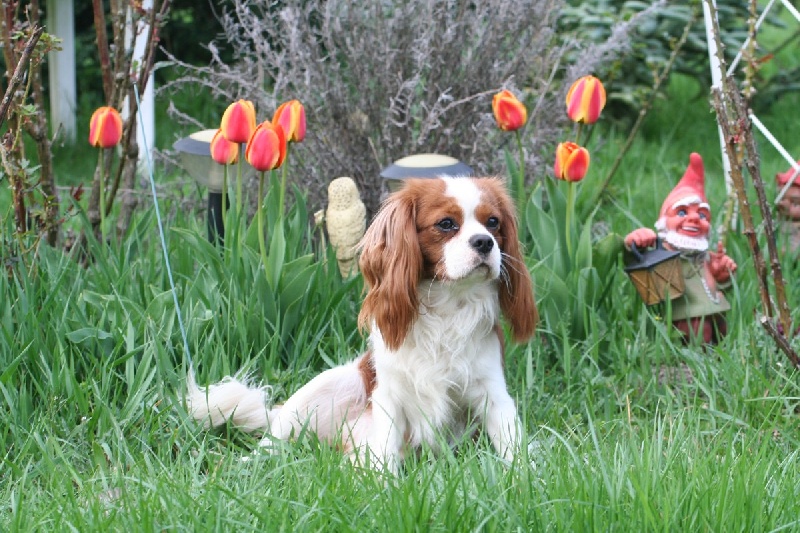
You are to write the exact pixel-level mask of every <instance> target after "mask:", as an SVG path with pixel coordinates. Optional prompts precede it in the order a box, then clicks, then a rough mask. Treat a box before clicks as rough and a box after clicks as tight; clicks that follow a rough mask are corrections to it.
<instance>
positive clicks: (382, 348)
mask: <svg viewBox="0 0 800 533" xmlns="http://www.w3.org/2000/svg"><path fill="white" fill-rule="evenodd" d="M405 181H406V183H405V185H404V186H403V187H402V188H401V189H400V190H399V191H398V192H395V193H393V194H392V195H390V196H389V197H388V198H387V199H386V201H385V202H384V203H383V205H382V206H381V209H380V210H379V212H378V214H377V215H376V216H375V218H374V220H373V222H372V224H371V225H370V226H369V228H368V229H367V231H366V233H365V235H364V237H363V239H362V240H361V242H360V243H359V249H360V258H359V267H360V270H361V272H362V274H363V277H364V281H365V289H366V296H365V299H364V302H363V306H362V308H361V311H360V313H359V316H358V324H359V327H360V328H361V329H363V330H366V331H367V332H368V334H369V338H368V347H367V349H366V351H365V353H363V354H361V355H360V356H358V357H356V358H355V359H354V360H352V361H350V362H349V363H346V364H343V365H341V366H338V367H335V368H331V369H329V370H326V371H324V372H322V373H321V374H319V375H317V376H316V377H315V378H313V379H312V380H311V381H309V382H308V383H307V384H306V385H304V386H303V387H301V388H300V389H299V390H298V391H297V392H295V393H294V394H293V395H292V396H291V397H290V398H289V399H288V400H287V401H286V402H285V403H284V404H283V405H275V406H273V407H271V408H268V407H267V405H268V403H269V402H268V400H269V398H268V392H267V391H268V389H267V388H266V387H256V386H252V385H250V384H248V383H247V382H246V381H244V380H241V379H238V378H235V377H227V378H225V379H223V380H222V381H221V382H219V383H216V384H212V385H210V386H208V387H207V388H201V387H199V386H198V385H197V384H196V382H195V378H194V375H193V373H192V372H191V371H190V372H189V376H188V380H187V381H188V392H187V395H186V404H187V407H188V410H189V412H190V413H191V415H192V417H193V418H194V419H196V420H198V421H203V422H205V424H206V427H208V426H219V425H221V424H224V423H226V422H227V421H229V420H230V421H231V422H232V423H233V424H234V425H235V426H238V427H240V428H242V429H244V430H246V431H264V432H265V436H264V438H263V439H262V441H261V443H260V444H261V445H263V446H270V445H271V444H272V443H273V441H274V440H275V439H280V440H289V439H291V438H292V436H293V435H294V436H296V435H297V434H298V433H299V432H300V431H301V430H302V429H303V428H308V429H309V430H310V431H313V432H314V433H315V434H316V435H317V436H318V437H319V438H320V440H323V441H328V442H331V443H332V444H333V445H335V446H338V447H341V449H343V450H344V451H345V452H346V453H349V454H350V456H351V457H353V458H354V459H355V460H357V461H359V462H360V461H364V463H363V464H368V465H369V466H372V467H375V468H378V469H381V468H386V469H388V470H391V471H396V470H397V469H398V467H399V465H400V464H401V462H402V460H403V458H404V456H405V455H406V454H407V453H408V452H409V450H412V449H415V448H418V447H419V446H421V445H423V444H426V445H429V446H431V447H432V448H433V449H434V450H435V449H437V447H438V446H439V442H440V437H442V436H443V437H445V438H449V439H450V440H458V439H459V438H461V437H463V436H464V435H468V434H469V432H474V431H475V430H476V428H477V427H480V426H482V428H483V429H484V430H485V431H486V432H487V434H488V437H489V440H490V441H491V443H492V445H493V447H494V448H495V450H496V451H497V452H498V453H499V454H500V455H501V456H502V457H503V458H505V459H508V460H510V459H512V458H513V456H514V454H515V452H516V450H517V449H518V447H519V445H520V442H519V440H520V422H519V419H518V417H517V412H516V406H515V403H514V400H513V399H512V398H511V396H510V395H509V393H508V390H507V388H506V382H505V377H504V374H503V366H504V342H503V338H504V337H503V330H502V327H501V325H500V318H501V315H503V316H504V317H505V319H506V320H507V321H508V323H509V326H510V329H511V333H512V337H513V339H514V340H515V341H517V342H524V341H527V340H528V339H529V338H530V337H532V336H533V334H534V331H535V328H536V324H537V321H538V312H537V308H536V303H535V300H534V294H533V283H532V281H531V277H530V274H529V272H528V269H527V268H526V266H525V263H524V260H523V257H522V253H521V245H520V242H519V238H518V228H517V221H516V218H515V214H514V204H513V202H512V200H511V198H510V197H509V195H508V193H507V192H506V187H505V184H504V182H503V181H502V180H501V179H499V178H464V177H439V178H432V179H422V178H415V179H408V180H405Z"/></svg>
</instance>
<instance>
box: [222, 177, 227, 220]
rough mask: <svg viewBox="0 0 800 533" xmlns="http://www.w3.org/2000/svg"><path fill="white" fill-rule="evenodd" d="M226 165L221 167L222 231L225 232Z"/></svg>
mask: <svg viewBox="0 0 800 533" xmlns="http://www.w3.org/2000/svg"><path fill="white" fill-rule="evenodd" d="M227 203H228V165H223V167H222V232H223V235H224V233H225V225H226V223H227V221H228V219H227V216H228V208H227V206H226V205H225V204H227Z"/></svg>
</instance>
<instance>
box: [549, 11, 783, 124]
mask: <svg viewBox="0 0 800 533" xmlns="http://www.w3.org/2000/svg"><path fill="white" fill-rule="evenodd" d="M568 4H569V5H567V6H566V7H565V8H564V10H563V12H562V15H561V17H559V24H558V31H559V33H565V34H573V33H574V34H580V35H582V36H583V38H584V39H587V40H589V41H590V42H594V43H603V42H606V41H607V40H608V39H609V36H610V35H611V34H612V32H613V28H614V27H615V25H617V24H618V23H619V21H621V20H627V19H630V18H631V17H633V16H636V15H637V14H641V13H643V12H645V11H650V12H651V15H650V16H648V17H647V18H646V19H645V20H643V22H642V23H641V24H639V25H637V27H636V28H634V30H633V32H632V34H631V38H632V40H633V42H634V45H633V47H632V48H631V52H630V53H628V54H625V55H623V56H620V57H619V58H618V59H617V60H616V61H614V62H613V63H610V64H607V65H603V70H602V71H600V72H599V73H598V74H599V75H601V76H602V77H603V79H604V80H606V81H607V83H608V89H609V91H608V99H609V108H608V113H610V114H611V115H612V117H615V118H617V119H621V118H629V119H630V118H635V115H636V114H637V113H638V112H639V110H640V109H641V108H642V104H643V103H644V101H645V100H646V99H647V98H648V96H649V94H650V92H651V90H652V89H651V88H652V86H653V80H654V77H655V75H656V73H657V72H659V71H660V70H661V69H663V68H664V66H665V65H666V64H667V62H668V60H669V56H670V54H671V53H672V50H673V47H674V45H675V43H676V41H677V40H678V39H679V38H680V36H681V34H682V33H683V31H684V28H685V27H686V25H687V24H691V29H690V32H689V35H688V37H687V39H686V43H685V44H684V46H683V48H682V49H681V50H680V52H679V54H678V57H677V59H676V61H675V64H674V66H673V68H672V72H675V73H679V74H684V75H687V76H690V77H692V78H694V79H696V80H698V82H699V85H700V87H703V88H708V87H711V71H710V67H709V58H708V46H707V43H706V30H705V23H704V20H703V13H702V6H701V3H700V2H699V1H695V2H689V3H681V2H662V3H661V4H660V5H658V6H656V7H655V9H654V6H653V3H652V2H643V1H640V0H594V1H592V2H581V1H578V0H569V1H568ZM776 13H777V10H773V11H772V12H771V14H770V15H769V16H768V18H767V20H766V22H767V23H768V24H772V25H780V24H781V23H780V21H779V19H778V18H777V16H776ZM717 16H718V18H719V23H720V27H722V28H725V32H724V34H723V35H722V36H721V37H722V40H723V45H724V46H725V55H726V58H727V60H728V61H729V62H730V61H731V60H732V59H733V57H734V56H735V55H736V53H737V52H738V51H739V49H740V48H741V46H742V44H743V43H744V42H745V40H746V39H747V28H748V18H749V16H750V14H749V7H748V2H740V3H737V2H719V3H718V4H717ZM781 76H783V77H784V78H785V73H784V74H781V73H780V72H778V73H775V75H774V76H772V77H767V78H763V77H762V78H759V79H757V80H756V84H757V89H759V90H762V92H763V91H764V90H766V89H767V87H771V89H770V90H769V91H768V93H767V94H769V95H771V96H770V97H769V98H767V97H765V98H763V100H765V101H770V100H771V98H772V97H774V96H776V95H777V93H776V91H777V90H779V89H780V87H781V86H783V90H788V89H790V88H791V87H793V86H792V85H790V84H788V83H786V81H787V80H785V79H783V78H782V77H781ZM782 79H783V84H782V83H781V80H782ZM795 79H796V77H795ZM772 81H775V82H776V83H772ZM665 86H666V85H665V84H662V88H663V87H665ZM794 86H796V84H795V85H794ZM698 94H699V93H698ZM703 94H705V93H703Z"/></svg>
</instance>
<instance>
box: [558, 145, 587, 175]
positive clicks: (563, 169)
mask: <svg viewBox="0 0 800 533" xmlns="http://www.w3.org/2000/svg"><path fill="white" fill-rule="evenodd" d="M587 170H589V150H587V149H586V148H584V147H582V146H578V145H577V144H575V143H573V142H565V143H561V144H559V145H558V147H557V148H556V165H555V173H556V177H557V178H558V179H560V180H565V181H581V180H582V179H583V177H584V176H585V175H586V171H587Z"/></svg>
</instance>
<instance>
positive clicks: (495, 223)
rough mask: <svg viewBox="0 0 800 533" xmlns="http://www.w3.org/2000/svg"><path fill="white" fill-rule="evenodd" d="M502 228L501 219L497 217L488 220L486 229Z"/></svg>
mask: <svg viewBox="0 0 800 533" xmlns="http://www.w3.org/2000/svg"><path fill="white" fill-rule="evenodd" d="M499 227H500V219H499V218H497V217H489V218H488V220H486V229H497V228H499Z"/></svg>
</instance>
